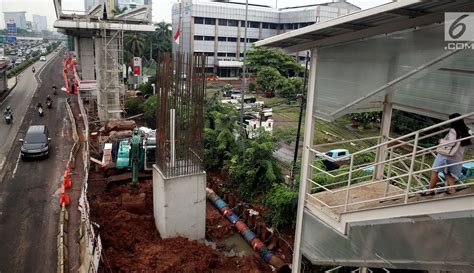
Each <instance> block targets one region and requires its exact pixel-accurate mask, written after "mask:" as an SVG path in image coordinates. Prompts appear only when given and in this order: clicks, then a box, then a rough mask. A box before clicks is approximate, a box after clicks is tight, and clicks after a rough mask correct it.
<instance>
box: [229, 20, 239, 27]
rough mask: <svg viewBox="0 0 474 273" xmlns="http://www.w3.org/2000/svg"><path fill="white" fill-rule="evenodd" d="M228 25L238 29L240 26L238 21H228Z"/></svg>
mask: <svg viewBox="0 0 474 273" xmlns="http://www.w3.org/2000/svg"><path fill="white" fill-rule="evenodd" d="M227 25H228V26H229V27H238V26H239V21H237V20H228V22H227Z"/></svg>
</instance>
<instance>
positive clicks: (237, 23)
mask: <svg viewBox="0 0 474 273" xmlns="http://www.w3.org/2000/svg"><path fill="white" fill-rule="evenodd" d="M358 10H360V8H359V7H357V6H355V5H353V4H350V3H348V2H346V1H342V0H339V1H334V2H330V3H324V4H314V5H307V6H297V7H288V8H282V9H275V8H272V7H269V6H263V5H255V4H252V5H251V4H249V7H248V20H247V21H248V28H247V48H250V46H251V44H252V43H254V42H256V41H258V40H262V39H265V38H268V37H271V36H275V35H278V34H281V33H284V32H287V31H291V30H294V29H298V28H302V27H305V26H308V25H311V24H314V23H318V22H323V21H326V20H329V19H332V18H336V17H339V16H342V15H345V14H348V13H352V12H355V11H358ZM172 25H173V34H175V33H176V32H177V29H178V27H179V26H180V27H179V28H180V35H179V44H177V43H173V51H177V50H181V51H183V52H184V53H192V54H196V53H202V54H205V55H206V56H208V64H207V73H214V74H216V75H218V76H219V77H238V76H239V74H240V73H241V67H242V62H241V58H242V57H243V51H244V40H245V39H244V30H245V27H244V26H245V4H242V3H234V2H229V1H219V2H207V3H204V2H203V3H193V2H192V1H189V0H188V1H183V2H182V3H181V4H174V5H173V8H172ZM298 58H299V60H300V61H304V59H305V54H304V53H301V55H300V54H298Z"/></svg>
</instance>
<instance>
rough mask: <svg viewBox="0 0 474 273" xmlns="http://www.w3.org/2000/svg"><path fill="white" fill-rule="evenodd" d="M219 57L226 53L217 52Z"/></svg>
mask: <svg viewBox="0 0 474 273" xmlns="http://www.w3.org/2000/svg"><path fill="white" fill-rule="evenodd" d="M217 56H218V57H225V56H226V54H225V53H224V52H217Z"/></svg>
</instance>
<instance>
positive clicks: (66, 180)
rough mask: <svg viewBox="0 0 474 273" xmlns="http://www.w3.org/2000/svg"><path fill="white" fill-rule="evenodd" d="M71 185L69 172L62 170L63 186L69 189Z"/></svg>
mask: <svg viewBox="0 0 474 273" xmlns="http://www.w3.org/2000/svg"><path fill="white" fill-rule="evenodd" d="M71 186H72V181H71V177H70V176H69V172H68V171H67V170H66V171H65V172H64V188H66V189H70V188H71Z"/></svg>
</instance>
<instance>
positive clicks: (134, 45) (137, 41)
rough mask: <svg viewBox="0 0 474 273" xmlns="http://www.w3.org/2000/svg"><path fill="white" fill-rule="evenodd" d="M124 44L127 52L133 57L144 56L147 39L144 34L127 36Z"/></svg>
mask: <svg viewBox="0 0 474 273" xmlns="http://www.w3.org/2000/svg"><path fill="white" fill-rule="evenodd" d="M124 43H125V48H126V50H127V51H128V52H129V53H130V54H131V55H132V57H141V56H142V54H143V49H144V46H145V38H144V36H143V35H142V34H139V33H132V34H125V36H124Z"/></svg>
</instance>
